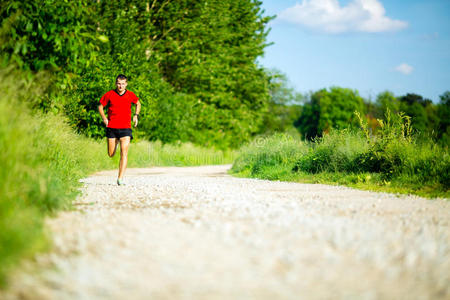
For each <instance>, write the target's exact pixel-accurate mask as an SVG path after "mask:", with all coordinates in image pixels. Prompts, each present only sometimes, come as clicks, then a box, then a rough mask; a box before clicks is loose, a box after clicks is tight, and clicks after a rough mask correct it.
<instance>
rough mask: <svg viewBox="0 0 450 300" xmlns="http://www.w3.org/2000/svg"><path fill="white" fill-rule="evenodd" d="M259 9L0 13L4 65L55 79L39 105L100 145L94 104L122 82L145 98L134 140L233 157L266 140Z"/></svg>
mask: <svg viewBox="0 0 450 300" xmlns="http://www.w3.org/2000/svg"><path fill="white" fill-rule="evenodd" d="M260 5H261V2H260V1H253V0H245V1H242V0H232V1H219V0H212V1H211V0H208V1H206V0H189V1H188V0H183V1H167V0H165V1H164V0H161V1H149V2H144V1H137V0H132V1H113V2H110V1H87V0H84V1H77V2H70V1H62V0H35V1H25V2H20V1H12V2H9V3H2V4H1V6H0V9H1V10H0V12H1V16H2V24H1V26H2V27H1V31H0V41H1V42H2V43H1V46H0V49H2V53H3V54H2V57H1V58H2V60H3V63H4V64H8V63H11V62H16V63H17V64H18V65H19V66H20V67H21V68H23V69H30V70H34V71H37V70H48V71H51V72H52V74H53V75H52V77H51V79H52V82H51V83H52V84H50V85H49V86H48V89H47V91H46V92H45V93H44V94H43V95H42V97H41V98H40V99H39V103H38V106H39V107H40V108H41V109H42V110H44V111H54V112H58V111H64V112H65V113H66V114H67V115H68V116H69V118H70V120H71V124H72V125H73V126H75V127H76V128H77V129H78V131H79V132H82V133H84V134H86V135H87V136H90V137H96V138H98V137H101V136H102V132H103V128H102V122H101V120H100V117H99V116H98V113H97V109H96V104H97V103H98V99H99V98H100V97H101V96H102V95H103V94H104V93H105V92H106V91H108V90H109V89H111V88H114V82H112V81H113V80H114V78H115V76H116V75H117V74H118V73H124V74H126V75H127V76H129V78H130V86H129V89H130V90H132V91H134V92H136V94H137V95H138V96H139V97H140V98H141V102H142V104H143V106H142V112H141V119H142V120H141V125H142V126H140V128H139V132H140V136H141V137H143V138H147V139H149V140H161V141H162V142H164V143H169V142H175V141H191V142H194V143H196V144H199V145H203V146H208V147H209V146H216V147H220V148H226V147H229V146H231V147H237V146H238V145H240V144H241V143H242V142H244V141H247V140H249V139H250V138H251V137H252V136H254V135H255V134H257V133H260V132H261V131H264V128H263V127H264V124H263V118H264V114H265V113H266V111H267V102H268V99H269V97H268V96H269V95H268V84H267V82H268V79H267V76H266V73H265V71H264V70H263V69H262V68H261V67H259V66H258V65H257V64H256V59H257V57H258V56H260V55H262V53H263V49H264V47H265V46H266V43H265V38H266V36H267V31H266V29H265V26H266V25H267V23H268V21H269V20H270V18H269V17H264V16H263V15H262V10H261V8H260Z"/></svg>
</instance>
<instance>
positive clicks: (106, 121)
mask: <svg viewBox="0 0 450 300" xmlns="http://www.w3.org/2000/svg"><path fill="white" fill-rule="evenodd" d="M103 123H105V126H106V127H108V119H106V118H104V119H103Z"/></svg>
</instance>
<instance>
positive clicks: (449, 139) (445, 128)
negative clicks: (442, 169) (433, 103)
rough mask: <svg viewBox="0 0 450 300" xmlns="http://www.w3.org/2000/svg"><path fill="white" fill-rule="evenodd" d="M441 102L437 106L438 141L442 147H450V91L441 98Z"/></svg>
mask: <svg viewBox="0 0 450 300" xmlns="http://www.w3.org/2000/svg"><path fill="white" fill-rule="evenodd" d="M440 98H441V99H440V102H439V105H438V106H437V111H438V118H439V124H438V139H439V141H440V142H441V144H442V145H444V146H446V147H448V146H449V145H450V91H447V92H445V93H444V94H442V95H441V96H440Z"/></svg>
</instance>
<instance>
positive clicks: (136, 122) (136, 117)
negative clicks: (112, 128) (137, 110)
mask: <svg viewBox="0 0 450 300" xmlns="http://www.w3.org/2000/svg"><path fill="white" fill-rule="evenodd" d="M133 122H134V127H137V124H138V116H134V117H133Z"/></svg>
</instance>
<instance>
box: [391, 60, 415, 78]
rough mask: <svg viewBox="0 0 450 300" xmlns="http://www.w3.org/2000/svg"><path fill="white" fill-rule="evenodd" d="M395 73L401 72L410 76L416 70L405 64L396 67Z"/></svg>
mask: <svg viewBox="0 0 450 300" xmlns="http://www.w3.org/2000/svg"><path fill="white" fill-rule="evenodd" d="M395 71H397V72H400V73H402V74H405V75H409V74H411V73H412V71H414V68H413V67H411V66H410V65H408V64H405V63H403V64H400V65H398V66H396V67H395Z"/></svg>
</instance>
